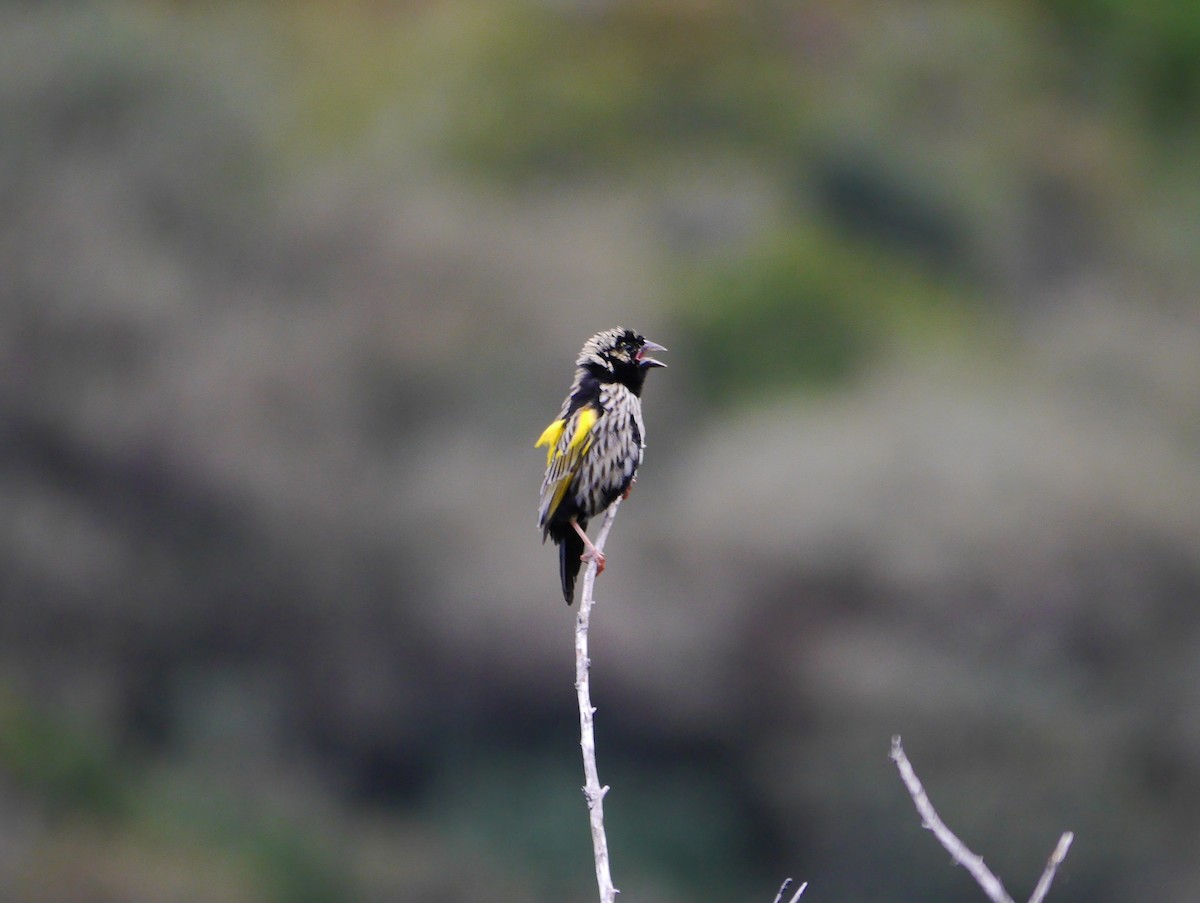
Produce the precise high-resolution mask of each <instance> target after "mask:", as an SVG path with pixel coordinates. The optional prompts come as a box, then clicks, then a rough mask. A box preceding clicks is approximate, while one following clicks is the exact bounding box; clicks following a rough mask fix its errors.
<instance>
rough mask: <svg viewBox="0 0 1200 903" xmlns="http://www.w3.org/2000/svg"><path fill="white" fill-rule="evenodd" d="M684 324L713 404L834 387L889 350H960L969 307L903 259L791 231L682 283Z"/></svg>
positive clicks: (828, 236)
mask: <svg viewBox="0 0 1200 903" xmlns="http://www.w3.org/2000/svg"><path fill="white" fill-rule="evenodd" d="M678 308H679V311H680V320H681V321H682V322H686V323H687V324H688V328H687V331H686V333H685V341H686V342H687V347H688V349H689V352H690V353H691V354H693V355H695V356H696V358H697V359H698V360H702V361H704V362H705V366H704V367H703V368H701V369H699V370H698V372H697V377H698V379H699V380H700V387H701V388H702V389H703V391H704V394H705V395H706V396H708V397H710V398H712V399H713V400H726V401H728V400H731V399H732V400H737V399H745V398H747V397H752V396H754V395H760V394H762V393H763V392H764V390H775V391H780V390H792V389H795V388H796V387H798V386H805V385H810V386H813V387H816V388H828V387H830V386H836V385H838V384H839V383H842V382H844V381H847V380H849V379H852V378H853V377H854V376H855V375H858V374H861V373H862V372H863V370H864V369H866V368H867V367H869V366H870V365H871V363H872V362H873V361H874V360H877V359H878V357H879V356H880V355H881V354H883V353H884V352H885V350H888V346H889V344H891V345H892V347H891V349H890V350H891V351H892V352H893V353H895V351H896V350H897V349H898V348H900V347H904V346H905V345H908V346H909V347H911V345H912V344H913V343H916V344H918V345H920V344H921V343H929V342H933V343H946V342H954V341H955V336H958V337H961V335H962V332H961V330H962V329H963V327H964V326H965V325H966V323H967V322H968V317H967V313H966V310H965V299H964V298H963V297H962V295H961V294H957V295H956V294H953V293H952V292H951V291H950V290H949V289H948V288H946V287H941V286H937V285H934V284H932V282H931V280H930V278H929V277H927V276H925V275H923V273H922V271H921V270H920V269H919V268H918V267H916V266H914V265H911V264H906V263H905V262H904V258H902V257H899V256H898V255H896V254H889V253H887V252H884V251H880V250H879V249H878V248H877V247H874V246H867V245H863V244H861V243H859V242H851V241H846V240H844V239H839V238H837V237H835V235H834V234H830V233H827V232H826V233H819V232H815V231H807V232H792V233H789V234H786V235H781V236H773V237H772V239H771V240H770V241H769V242H767V243H766V245H765V246H763V247H759V248H755V249H754V250H753V251H749V252H743V253H741V254H739V255H737V256H736V257H734V258H733V259H731V260H726V261H723V262H709V263H706V264H705V265H704V266H703V268H702V269H701V271H699V272H693V273H692V276H691V278H690V279H685V280H683V281H682V282H681V285H680V289H679V298H678Z"/></svg>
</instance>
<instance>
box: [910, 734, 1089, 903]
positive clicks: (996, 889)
mask: <svg viewBox="0 0 1200 903" xmlns="http://www.w3.org/2000/svg"><path fill="white" fill-rule="evenodd" d="M891 759H892V761H893V762H895V763H896V768H897V769H899V771H900V779H901V780H902V781H904V786H905V787H907V788H908V795H909V796H911V797H912V800H913V803H915V804H916V807H917V812H918V813H920V815H921V822H922V825H923V826H924V827H926V828H928V829H929V830H930V831H932V832H933V836H934V837H936V838H937V839H938V840H939V841H940V842H941V844H942V846H943V847H945V848H946V851H947V852H948V853H949V854H950V856H951V858H953V859H954V861H955V862H957V863H958V864H959V865H961V866H962V867H963V868H965V869H966V870H967V871H968V872H969V873H970V874H971V877H972V878H974V879H975V883H976V884H978V885H979V886H980V887H981V888H983V892H984V893H985V894H987V896H988V899H989V900H992V901H993V903H1013V899H1012V897H1010V896H1009V895H1008V891H1006V890H1005V889H1004V885H1003V884H1001V883H1000V879H999V878H997V877H996V875H995V874H994V873H993V872H992V871H991V869H989V868H988V867H987V866H986V865H984V864H983V857H981V856H977V855H975V854H974V853H972V852H971V851H970V850H969V849H967V846H966V844H964V843H963V842H962V841H961V840H959V839H958V838H957V837H955V836H954V832H952V831H951V830H950V829H949V828H947V827H946V823H945V822H943V821H942V820H941V818H940V817H939V816H938V814H937V812H936V811H935V810H934V808H933V803H931V802H930V801H929V796H928V795H927V794H926V793H925V788H924V787H922V786H921V781H920V780H919V779H918V778H917V773H916V772H915V771H913V767H912V764H911V763H910V762H909V761H908V756H906V755H905V754H904V747H903V746H901V745H900V738H899V737H898V736H896V737H892V752H891ZM1074 839H1075V835H1074V834H1072V833H1071V832H1070V831H1068V832H1066V833H1065V834H1063V836H1062V837H1061V838H1060V839H1059V841H1058V846H1057V847H1055V848H1054V852H1053V853H1052V854H1051V856H1050V861H1049V862H1048V863H1047V864H1046V870H1045V871H1044V872H1043V873H1042V877H1041V880H1040V881H1038V884H1037V887H1036V888H1034V891H1033V896H1032V897H1030V898H1029V903H1042V900H1043V899H1044V898H1045V896H1046V893H1047V891H1049V890H1050V882H1052V881H1053V880H1054V874H1055V872H1056V871H1058V867H1059V865H1061V864H1062V861H1063V859H1065V858H1066V855H1067V850H1069V849H1070V847H1071V841H1072V840H1074Z"/></svg>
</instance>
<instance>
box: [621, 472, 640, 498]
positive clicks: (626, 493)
mask: <svg viewBox="0 0 1200 903" xmlns="http://www.w3.org/2000/svg"><path fill="white" fill-rule="evenodd" d="M636 482H637V477H634V478H633V479H631V480H630V481H629V485H628V486H626V487H625V491H624V492H623V493H622V494H621V501H623V502H624V501H628V499H629V493H631V492H633V484H634V483H636Z"/></svg>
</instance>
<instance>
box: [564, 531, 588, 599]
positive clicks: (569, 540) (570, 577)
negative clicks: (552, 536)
mask: <svg viewBox="0 0 1200 903" xmlns="http://www.w3.org/2000/svg"><path fill="white" fill-rule="evenodd" d="M582 554H583V540H582V539H580V538H579V534H578V533H576V532H575V531H574V530H573V529H568V530H567V531H566V532H564V533H563V534H562V537H561V538H559V539H558V572H559V575H560V576H561V577H562V591H563V598H564V599H566V600H567V604H568V605H570V604H571V603H572V602H574V601H575V578H576V577H578V576H579V565H580V560H579V557H580V556H581V555H582Z"/></svg>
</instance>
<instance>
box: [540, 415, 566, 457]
mask: <svg viewBox="0 0 1200 903" xmlns="http://www.w3.org/2000/svg"><path fill="white" fill-rule="evenodd" d="M566 425H567V421H565V420H555V421H554V422H553V423H552V424H550V425H549V426H548V427H546V428H545V429H544V430H542V435H541V437H540V438H539V439H538V441H537V442H535V443H533V447H534V448H541V447H542V446H543V445H545V446H547V448H546V466H547V467H549V466H550V459H551V458H553V457H554V447H555V446H556V445H558V437H559V436H561V435H562V434H563V428H564V427H565V426H566Z"/></svg>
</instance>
